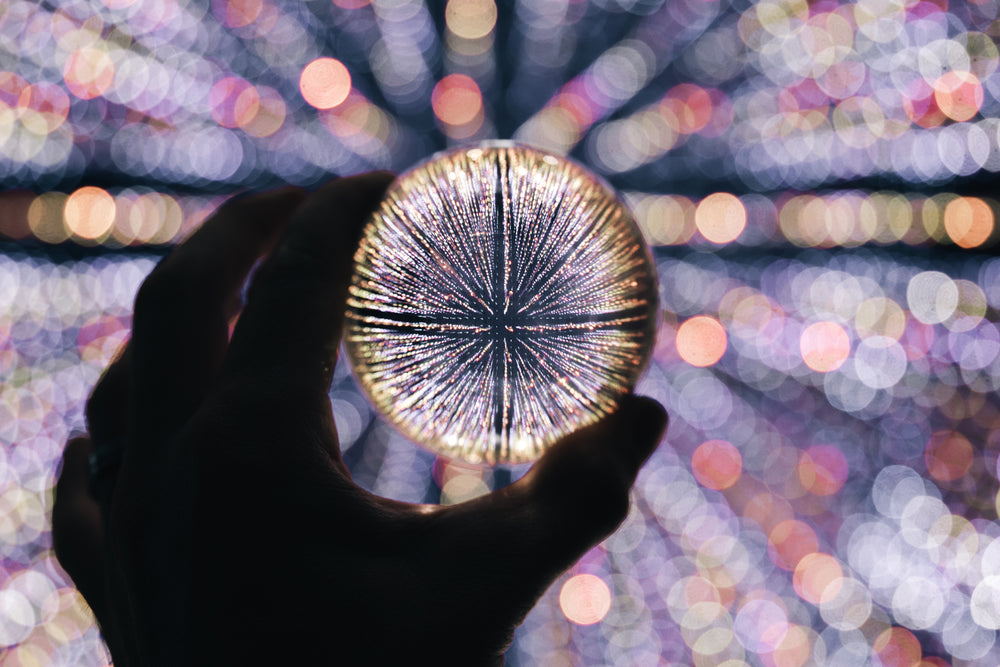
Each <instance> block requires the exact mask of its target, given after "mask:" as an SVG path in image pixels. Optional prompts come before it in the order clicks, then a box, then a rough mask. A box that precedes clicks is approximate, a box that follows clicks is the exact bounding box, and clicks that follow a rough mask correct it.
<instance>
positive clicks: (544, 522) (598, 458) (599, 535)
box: [515, 395, 667, 566]
mask: <svg viewBox="0 0 1000 667" xmlns="http://www.w3.org/2000/svg"><path fill="white" fill-rule="evenodd" d="M666 425H667V414H666V412H665V411H664V409H663V406H661V405H660V404H659V403H657V402H656V401H654V400H653V399H651V398H646V397H642V396H634V395H629V396H626V397H625V398H624V399H623V400H622V403H621V405H620V407H619V409H618V410H617V411H616V412H614V413H613V414H611V415H610V416H608V417H606V418H605V419H603V420H601V421H600V422H598V423H596V424H593V425H591V426H589V427H587V428H584V429H581V430H579V431H577V432H575V433H573V434H571V435H570V436H568V437H566V438H564V439H563V440H561V441H559V442H558V443H556V444H555V445H554V446H553V447H552V448H551V449H550V450H549V451H548V452H546V454H545V455H544V456H543V457H542V458H541V459H540V460H539V461H538V463H537V464H535V466H534V467H533V468H532V469H531V471H530V472H529V473H528V474H527V475H525V477H524V478H522V479H521V480H520V481H519V482H517V485H523V489H518V490H517V491H516V493H523V494H524V495H525V497H526V499H527V501H528V502H529V503H530V504H531V505H533V506H534V515H535V517H536V521H535V524H536V525H537V529H538V530H540V531H543V533H542V535H544V534H549V535H552V536H553V539H550V540H544V542H543V550H542V553H545V554H548V555H549V557H551V558H552V559H553V560H554V561H556V562H566V565H567V566H568V565H569V564H571V563H572V562H574V561H575V560H576V559H577V558H578V557H579V556H580V555H582V554H583V552H585V551H586V550H587V549H589V548H590V547H591V546H593V545H594V544H596V543H597V542H599V541H601V540H602V539H604V538H605V537H607V536H608V535H609V534H611V532H612V531H614V529H615V528H617V527H618V525H619V524H620V523H621V522H622V521H623V520H624V519H625V516H626V514H628V509H629V501H628V496H629V490H630V489H631V488H632V484H633V483H634V482H635V478H636V475H637V474H638V473H639V469H640V468H641V467H642V465H643V464H644V463H645V462H646V460H647V459H648V458H649V456H650V454H652V453H653V450H655V449H656V446H657V445H658V444H659V442H660V438H661V437H662V435H663V432H664V430H665V429H666ZM515 486H516V485H515ZM542 535H540V536H539V537H540V538H542ZM542 539H544V538H542Z"/></svg>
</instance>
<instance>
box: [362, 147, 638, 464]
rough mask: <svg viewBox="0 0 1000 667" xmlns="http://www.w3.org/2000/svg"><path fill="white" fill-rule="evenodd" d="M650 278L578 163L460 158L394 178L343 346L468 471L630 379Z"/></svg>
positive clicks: (634, 233)
mask: <svg viewBox="0 0 1000 667" xmlns="http://www.w3.org/2000/svg"><path fill="white" fill-rule="evenodd" d="M654 273H655V272H654V269H653V265H652V261H651V258H650V255H649V252H648V250H647V248H646V246H645V245H644V243H643V241H642V237H641V235H640V233H639V230H638V227H637V226H636V224H635V222H634V220H633V219H632V216H631V215H630V214H629V212H628V210H627V209H626V208H625V207H624V206H623V205H622V204H621V203H620V202H619V201H618V199H617V198H616V197H615V196H614V194H613V193H612V192H611V191H610V190H609V189H608V188H607V187H606V186H604V185H602V184H601V183H599V182H598V181H597V180H595V179H594V178H593V177H591V176H590V175H589V174H588V173H587V172H585V171H584V170H583V169H582V168H580V167H579V166H577V165H575V164H574V163H572V162H569V161H567V160H564V159H560V158H556V157H554V156H551V155H547V154H544V153H541V152H538V151H535V150H532V149H527V148H524V147H519V146H511V145H507V144H490V145H485V146H484V147H481V148H473V149H459V150H456V151H453V152H450V153H446V154H444V155H441V156H439V157H437V158H436V159H432V160H431V161H429V162H427V163H425V164H424V165H422V166H420V167H417V168H416V169H414V170H412V171H411V172H409V173H407V174H405V175H404V176H402V177H401V178H400V179H399V180H398V181H397V182H396V184H395V186H394V187H393V188H392V189H391V190H390V192H389V194H388V195H387V199H386V200H385V202H384V203H383V205H382V206H381V208H380V209H379V210H378V211H376V213H375V215H374V216H373V218H372V219H371V221H370V222H369V223H368V225H367V227H366V228H365V230H364V233H363V235H362V240H361V243H360V246H359V249H358V251H357V254H356V255H355V272H354V276H353V280H352V284H351V291H350V296H349V299H348V312H347V320H346V331H345V341H346V343H347V349H348V353H349V356H350V359H351V362H352V364H353V366H354V370H355V374H356V375H357V377H358V379H359V381H360V383H361V385H362V386H363V387H364V388H365V390H366V392H367V393H368V395H369V396H370V398H371V399H372V401H373V402H374V403H375V405H376V406H377V407H378V408H379V409H380V410H381V411H382V412H383V413H384V414H386V415H387V416H388V418H389V419H390V421H392V422H393V423H394V424H395V425H396V426H397V427H399V428H400V430H402V431H403V432H404V433H405V434H406V435H407V436H408V437H410V438H412V439H414V440H416V441H418V442H421V443H423V444H424V445H426V446H427V447H429V448H430V449H432V450H434V451H436V452H438V453H440V454H443V455H445V456H448V457H452V458H460V459H464V460H466V461H470V462H486V463H491V464H493V463H511V462H524V461H530V460H533V459H535V458H537V457H538V456H539V455H540V454H541V452H542V451H543V450H544V449H545V448H546V447H548V446H549V445H551V444H552V443H553V442H555V441H556V440H557V439H558V438H560V437H561V436H563V435H566V434H568V433H570V432H572V431H575V430H576V429H578V428H580V427H582V426H584V425H586V424H589V423H592V422H595V421H597V420H598V419H599V418H600V417H602V416H604V415H606V414H609V413H610V412H612V411H613V410H614V409H615V406H616V404H617V401H618V399H620V398H621V396H622V395H623V394H625V393H626V392H628V391H629V390H630V389H631V387H632V386H633V385H634V384H635V382H636V380H637V379H638V376H639V374H640V373H641V372H642V370H643V368H644V366H645V364H646V360H647V359H648V356H649V353H650V348H651V345H652V340H653V333H654V330H655V313H656V291H655V275H654Z"/></svg>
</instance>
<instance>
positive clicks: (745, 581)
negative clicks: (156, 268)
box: [0, 0, 1000, 667]
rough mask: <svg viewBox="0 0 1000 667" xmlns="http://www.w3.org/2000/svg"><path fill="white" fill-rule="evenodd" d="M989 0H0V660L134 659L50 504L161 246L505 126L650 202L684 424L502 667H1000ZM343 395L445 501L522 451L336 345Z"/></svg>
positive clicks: (664, 394) (356, 467)
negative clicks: (412, 420)
mask: <svg viewBox="0 0 1000 667" xmlns="http://www.w3.org/2000/svg"><path fill="white" fill-rule="evenodd" d="M998 16H1000V5H998V3H997V2H996V0H965V1H956V0H950V1H949V0H935V1H933V2H931V1H927V0H922V1H909V0H908V1H906V2H903V1H898V0H859V1H857V2H834V1H832V0H822V1H820V2H813V3H807V2H805V1H804V0H764V1H762V2H757V3H753V4H751V3H746V2H736V3H722V2H719V1H717V0H679V1H677V2H660V1H657V0H595V1H594V2H591V3H583V2H575V1H570V0H547V1H546V2H526V1H523V0H519V1H518V2H515V3H512V4H511V5H509V6H505V5H498V4H496V3H495V2H493V0H448V2H446V3H426V4H425V3H424V2H420V1H416V2H410V1H398V2H397V1H389V0H372V1H369V0H333V1H332V2H326V1H325V0H324V1H323V2H320V1H319V0H313V1H309V2H304V3H298V4H285V3H277V2H273V0H272V1H269V0H213V1H212V2H210V3H197V2H188V1H185V0H157V1H152V0H100V1H98V0H67V1H65V2H44V3H36V2H26V1H20V0H14V1H12V2H7V3H4V4H3V5H2V6H0V182H2V183H3V185H4V188H5V192H2V193H0V239H2V243H0V250H2V254H0V441H2V443H3V447H2V448H0V609H2V610H3V613H2V614H0V615H2V617H3V622H2V623H0V662H2V663H3V664H4V665H8V664H9V665H30V664H73V665H104V664H106V663H107V656H106V654H105V652H104V649H103V646H102V644H101V642H100V638H99V635H98V633H97V630H96V627H95V626H94V623H93V619H92V616H91V615H90V613H89V610H88V609H87V608H86V606H85V604H84V603H83V602H82V598H80V596H79V594H78V593H77V592H76V591H75V589H74V588H73V587H72V584H71V582H69V580H68V578H67V577H66V576H65V574H64V573H63V572H62V571H61V569H60V568H59V566H58V564H57V563H56V562H55V559H54V557H53V556H52V552H51V534H50V532H49V525H48V512H49V511H50V508H51V491H52V485H53V483H54V474H55V470H56V469H57V466H58V461H59V458H60V456H61V451H62V447H63V446H64V443H65V440H66V438H67V437H68V436H69V435H70V434H71V433H73V432H75V431H77V430H80V429H82V428H83V426H84V420H83V406H84V402H85V400H86V397H87V393H88V392H89V391H90V388H91V387H92V386H93V384H94V382H95V381H96V379H97V377H98V375H99V373H100V371H101V369H102V368H103V367H104V366H105V365H106V364H107V362H108V361H109V360H110V359H111V357H112V356H113V354H114V352H115V350H116V349H117V348H118V346H119V345H120V344H121V343H122V342H123V341H124V340H125V337H126V336H127V332H128V328H129V320H130V312H131V303H132V299H133V298H134V293H135V290H136V288H137V286H138V284H139V283H140V282H141V280H142V278H143V277H144V276H145V275H146V274H147V273H148V272H149V270H150V269H151V268H152V266H153V265H154V263H155V260H156V258H157V257H158V256H159V255H160V254H161V253H162V252H163V249H165V248H166V247H169V246H170V245H172V244H174V243H176V242H178V241H179V240H180V239H182V238H183V237H184V236H185V235H186V234H187V233H189V232H190V230H191V229H193V228H195V227H196V226H197V225H198V224H199V223H200V222H201V221H202V220H204V219H205V218H206V217H207V216H208V215H210V214H211V212H212V211H213V210H215V208H217V207H218V206H219V205H220V204H221V203H222V201H224V200H225V198H226V197H228V196H229V195H231V194H233V193H234V192H236V191H238V190H243V189H260V188H265V187H269V186H271V185H274V184H277V183H281V182H292V183H297V184H302V185H307V186H309V185H314V184H316V183H318V182H320V181H322V180H324V179H326V178H328V177H329V176H331V175H334V174H348V173H355V172H360V171H365V170H369V169H373V168H389V169H394V170H397V171H398V170H402V169H404V168H406V167H408V166H410V165H411V164H413V163H414V162H416V161H417V160H419V159H422V158H423V157H425V156H426V155H428V154H430V153H431V152H433V151H434V150H437V149H439V148H442V147H444V146H449V145H455V144H460V143H464V142H467V141H479V140H482V139H488V138H492V137H497V136H499V137H515V138H517V139H519V140H522V141H525V142H528V143H534V144H537V145H539V146H541V147H544V148H547V149H549V150H554V151H556V152H561V153H569V154H571V155H572V156H573V157H575V158H576V159H578V160H580V161H581V162H583V163H585V164H587V165H588V166H589V167H591V168H593V169H595V170H597V171H599V172H600V173H602V174H603V175H604V176H605V177H606V178H607V179H608V180H609V181H610V182H611V183H612V184H613V185H615V186H616V187H617V188H619V190H621V191H622V192H624V193H625V197H626V199H627V201H628V203H629V204H630V206H631V207H632V208H633V210H634V212H635V214H636V217H637V219H638V221H639V224H640V226H641V228H642V230H643V233H644V234H645V235H646V238H647V240H648V241H649V242H650V244H651V245H653V246H655V254H656V261H657V263H658V270H659V275H660V279H661V284H660V299H661V304H662V308H663V310H662V313H661V315H662V323H661V328H660V333H659V339H658V341H657V345H656V347H655V349H654V359H653V363H652V365H651V367H650V369H649V371H648V372H647V373H646V375H645V377H644V379H643V381H642V383H641V385H640V388H639V390H640V391H641V392H643V393H647V394H649V395H652V396H654V397H656V398H658V399H659V400H661V401H662V402H664V404H665V405H666V406H667V407H668V409H669V411H670V412H671V417H672V422H671V427H670V431H669V433H668V436H667V438H666V440H665V442H664V444H663V445H661V447H660V449H659V450H658V451H657V452H656V454H654V456H653V458H652V459H651V460H650V462H649V464H648V465H647V466H646V468H645V469H644V470H643V472H642V474H641V475H640V477H639V481H638V483H637V486H636V489H635V491H634V493H633V509H632V511H631V513H630V515H629V517H628V518H627V519H626V521H625V523H624V524H623V525H622V526H621V528H620V529H619V530H618V531H617V532H616V533H615V534H614V535H613V536H611V537H610V538H609V539H608V540H606V541H605V542H604V543H603V544H601V545H600V546H598V547H596V548H595V549H593V550H592V551H590V552H589V553H588V554H587V555H586V556H585V557H584V558H583V559H582V560H581V561H580V563H578V564H577V565H576V566H575V567H574V568H573V569H572V570H571V571H570V572H568V573H566V574H565V575H564V576H562V577H561V578H560V579H559V580H558V581H557V582H556V583H555V585H553V587H552V588H551V589H550V590H549V591H548V592H547V593H546V595H545V596H544V597H543V598H542V600H541V602H540V603H539V605H538V606H537V607H536V608H535V610H534V611H533V612H532V613H531V614H530V615H529V616H528V618H527V620H526V621H525V623H524V625H523V626H522V627H521V628H520V629H519V631H518V634H517V636H516V638H515V642H514V645H513V646H512V648H511V650H510V652H509V654H508V664H510V665H537V664H546V665H550V664H552V665H557V664H609V665H612V664H613V665H630V666H631V665H643V664H651V665H658V664H663V662H664V661H667V662H671V663H673V662H676V663H680V664H695V665H726V666H727V667H735V666H737V665H755V666H756V665H764V666H766V667H802V666H804V665H810V664H814V665H834V666H840V665H843V666H853V665H857V664H876V665H896V664H906V665H952V664H955V665H958V664H961V665H982V666H984V667H985V666H990V667H992V666H994V665H996V664H1000V643H998V642H997V630H998V629H1000V524H998V522H997V514H998V511H1000V494H998V489H1000V482H998V478H1000V463H998V459H1000V436H998V433H1000V399H998V389H1000V379H998V378H1000V328H998V320H1000V317H998V312H1000V258H997V257H995V256H994V255H995V254H996V251H995V248H996V241H997V237H998V235H1000V232H998V224H997V215H998V206H1000V205H998V202H997V200H996V199H995V197H996V194H995V192H993V191H992V189H991V188H992V185H993V183H994V181H995V174H996V172H998V171H1000V74H998V73H997V69H998V65H1000V52H998V48H997V40H998V37H1000V27H998V26H1000V23H998V18H997V17H998ZM331 404H332V406H333V411H334V417H335V420H336V423H337V427H338V431H339V432H340V434H341V441H342V443H343V444H342V447H343V449H344V456H345V460H346V461H347V463H348V464H349V466H350V467H351V469H352V472H353V474H354V477H355V479H356V480H357V481H358V482H359V483H360V484H362V485H363V486H365V487H366V488H369V489H372V490H374V491H375V492H377V493H380V494H383V495H388V496H391V497H395V498H399V499H401V500H408V501H424V502H442V503H454V502H460V501H462V500H465V499H468V498H471V497H475V496H476V495H479V494H481V493H484V492H486V491H488V490H489V489H491V488H495V487H496V486H497V485H499V484H502V483H505V482H506V481H508V480H509V479H510V478H511V477H516V476H518V475H520V474H522V473H523V472H524V469H523V468H522V467H515V468H509V469H507V468H500V469H496V470H490V469H483V468H476V467H471V466H468V465H464V464H461V463H456V462H452V461H448V460H445V459H439V458H434V457H433V456H432V455H430V454H428V453H426V452H424V451H422V450H419V449H417V448H415V447H413V446H412V445H411V444H410V443H409V442H407V441H406V440H405V439H404V438H403V437H402V436H400V435H399V434H398V433H397V432H395V431H394V430H392V429H391V428H389V427H388V426H386V425H385V424H383V423H382V422H380V421H379V420H378V419H376V418H375V416H374V413H373V411H372V409H371V407H370V405H369V404H368V403H367V401H366V400H365V399H364V398H363V397H362V395H361V393H360V392H359V390H358V388H357V387H356V385H355V383H354V381H353V379H352V378H351V377H350V374H349V373H348V371H347V370H346V369H345V368H344V367H340V368H338V370H337V375H336V378H335V380H334V384H333V386H332V388H331ZM261 585H266V581H262V582H261ZM413 603H414V604H416V605H419V601H413ZM429 650H430V648H429Z"/></svg>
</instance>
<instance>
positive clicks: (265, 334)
mask: <svg viewBox="0 0 1000 667" xmlns="http://www.w3.org/2000/svg"><path fill="white" fill-rule="evenodd" d="M393 178H394V176H393V175H392V174H389V173H386V172H374V173H370V174H363V175H360V176H353V177H350V178H342V179H338V180H336V181H333V182H332V183H329V184H327V185H325V186H323V187H322V188H320V189H319V190H318V191H317V192H316V193H315V194H314V195H313V196H311V197H310V198H309V199H308V200H306V202H305V203H304V204H303V205H302V206H301V208H300V209H299V210H298V212H297V213H296V215H295V217H294V218H293V219H292V221H291V223H290V224H289V227H288V230H287V231H286V233H285V235H284V237H283V238H282V239H281V241H280V242H279V244H278V246H277V247H276V248H275V250H274V252H273V253H272V254H271V256H270V257H269V258H268V259H267V260H266V261H265V262H264V264H262V265H261V267H260V269H259V270H258V272H257V274H256V276H255V277H254V281H253V284H252V285H251V287H250V290H249V293H248V295H247V303H246V306H245V308H244V310H243V314H242V315H241V317H240V320H239V322H238V323H237V325H236V329H235V331H234V332H233V337H232V340H231V341H230V346H229V351H228V354H227V357H226V361H225V365H224V367H223V371H222V380H223V382H225V381H226V380H233V379H237V378H238V379H247V378H253V379H255V380H262V379H266V380H267V381H268V382H269V383H271V384H272V386H273V387H275V388H283V387H290V386H291V385H295V386H296V387H301V388H303V389H305V390H307V391H319V392H322V393H323V394H325V393H326V391H327V390H328V389H329V386H330V380H331V378H332V377H333V367H334V365H335V364H336V360H337V348H338V346H339V345H340V331H341V327H342V324H343V317H344V304H345V301H346V298H347V288H348V284H349V283H350V276H351V268H352V266H353V261H352V258H353V255H354V251H355V249H356V247H357V243H358V237H359V236H360V234H361V229H362V227H363V225H364V223H365V221H366V220H367V219H368V216H369V215H370V214H371V212H372V211H373V210H374V209H375V207H376V206H377V205H378V203H379V201H380V200H381V199H382V196H383V194H384V193H385V190H386V188H387V187H388V186H389V183H391V182H392V180H393Z"/></svg>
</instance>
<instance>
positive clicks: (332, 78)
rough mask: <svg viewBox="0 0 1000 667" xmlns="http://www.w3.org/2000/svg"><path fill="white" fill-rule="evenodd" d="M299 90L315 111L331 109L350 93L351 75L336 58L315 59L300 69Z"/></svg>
mask: <svg viewBox="0 0 1000 667" xmlns="http://www.w3.org/2000/svg"><path fill="white" fill-rule="evenodd" d="M299 90H300V91H301V92H302V97H303V99H305V101H306V102H308V103H309V104H311V105H312V106H314V107H316V108H317V109H332V108H333V107H335V106H337V105H339V104H341V103H342V102H343V101H344V100H346V99H347V95H348V93H350V92H351V73H350V72H348V71H347V68H346V67H344V63H342V62H340V61H339V60H337V59H336V58H317V59H316V60H313V61H312V62H311V63H309V64H308V65H306V66H305V67H304V68H303V69H302V76H301V77H300V78H299Z"/></svg>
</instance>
